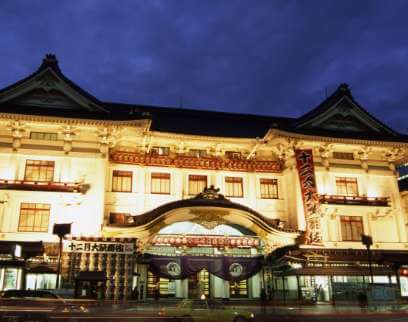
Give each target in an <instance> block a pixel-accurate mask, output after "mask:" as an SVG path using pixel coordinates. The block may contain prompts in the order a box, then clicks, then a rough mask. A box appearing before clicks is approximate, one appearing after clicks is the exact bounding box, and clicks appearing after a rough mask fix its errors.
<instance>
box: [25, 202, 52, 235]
mask: <svg viewBox="0 0 408 322" xmlns="http://www.w3.org/2000/svg"><path fill="white" fill-rule="evenodd" d="M50 209H51V205H49V204H44V203H22V204H21V207H20V219H19V223H18V231H31V232H48V223H49V218H50Z"/></svg>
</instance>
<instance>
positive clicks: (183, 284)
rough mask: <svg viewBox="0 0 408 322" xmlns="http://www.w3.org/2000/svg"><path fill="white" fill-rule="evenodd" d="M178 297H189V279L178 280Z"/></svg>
mask: <svg viewBox="0 0 408 322" xmlns="http://www.w3.org/2000/svg"><path fill="white" fill-rule="evenodd" d="M176 297H177V298H187V297H188V279H186V278H185V279H182V280H176Z"/></svg>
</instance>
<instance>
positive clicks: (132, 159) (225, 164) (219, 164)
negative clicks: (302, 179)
mask: <svg viewBox="0 0 408 322" xmlns="http://www.w3.org/2000/svg"><path fill="white" fill-rule="evenodd" d="M110 159H111V160H112V161H113V162H116V163H124V164H140V165H149V166H173V167H175V168H187V169H206V170H231V171H244V172H269V173H270V172H281V170H282V164H281V162H277V161H267V160H265V161H263V160H243V159H238V160H225V159H222V158H219V157H203V158H197V157H190V156H183V155H175V156H174V155H173V156H152V155H150V154H148V153H143V154H142V153H134V152H123V151H115V152H113V153H111V154H110Z"/></svg>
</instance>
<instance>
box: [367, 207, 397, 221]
mask: <svg viewBox="0 0 408 322" xmlns="http://www.w3.org/2000/svg"><path fill="white" fill-rule="evenodd" d="M369 215H370V218H371V220H372V221H376V220H378V219H386V218H388V217H392V216H393V211H392V210H391V209H388V210H386V211H384V212H382V211H380V210H379V209H377V210H376V211H375V212H372V213H369Z"/></svg>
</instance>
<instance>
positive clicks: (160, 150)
mask: <svg viewBox="0 0 408 322" xmlns="http://www.w3.org/2000/svg"><path fill="white" fill-rule="evenodd" d="M150 152H151V154H153V155H163V156H164V155H169V154H170V148H168V147H163V146H154V147H152V149H151V150H150Z"/></svg>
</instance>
